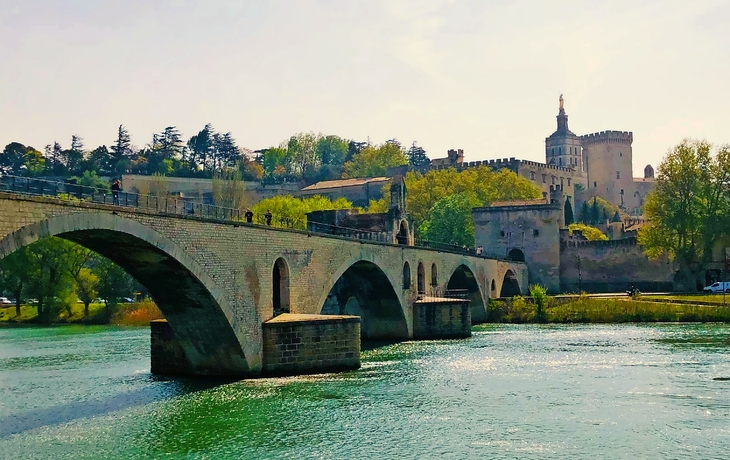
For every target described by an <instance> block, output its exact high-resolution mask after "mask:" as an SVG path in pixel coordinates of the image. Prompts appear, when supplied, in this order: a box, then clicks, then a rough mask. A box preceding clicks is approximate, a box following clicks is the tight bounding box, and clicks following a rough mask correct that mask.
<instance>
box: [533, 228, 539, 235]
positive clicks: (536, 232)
mask: <svg viewBox="0 0 730 460" xmlns="http://www.w3.org/2000/svg"><path fill="white" fill-rule="evenodd" d="M532 236H534V237H538V236H540V230H538V229H536V228H535V229H533V230H532Z"/></svg>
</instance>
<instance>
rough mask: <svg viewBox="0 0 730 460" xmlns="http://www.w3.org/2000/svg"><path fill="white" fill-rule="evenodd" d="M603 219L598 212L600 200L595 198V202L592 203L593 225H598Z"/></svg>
mask: <svg viewBox="0 0 730 460" xmlns="http://www.w3.org/2000/svg"><path fill="white" fill-rule="evenodd" d="M600 219H601V215H600V214H599V213H598V200H597V199H596V198H593V204H592V205H591V225H596V224H598V222H599V221H600Z"/></svg>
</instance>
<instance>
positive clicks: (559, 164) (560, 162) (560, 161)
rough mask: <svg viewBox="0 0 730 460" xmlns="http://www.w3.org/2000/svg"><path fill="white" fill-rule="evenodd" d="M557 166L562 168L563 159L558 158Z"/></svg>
mask: <svg viewBox="0 0 730 460" xmlns="http://www.w3.org/2000/svg"><path fill="white" fill-rule="evenodd" d="M558 166H563V159H562V158H558Z"/></svg>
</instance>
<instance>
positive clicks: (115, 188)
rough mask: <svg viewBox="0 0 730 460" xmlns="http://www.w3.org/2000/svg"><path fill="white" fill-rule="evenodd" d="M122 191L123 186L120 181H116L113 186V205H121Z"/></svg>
mask: <svg viewBox="0 0 730 460" xmlns="http://www.w3.org/2000/svg"><path fill="white" fill-rule="evenodd" d="M121 189H122V184H121V183H120V182H119V179H117V180H115V181H114V183H113V184H112V203H114V204H115V205H119V191H120V190H121Z"/></svg>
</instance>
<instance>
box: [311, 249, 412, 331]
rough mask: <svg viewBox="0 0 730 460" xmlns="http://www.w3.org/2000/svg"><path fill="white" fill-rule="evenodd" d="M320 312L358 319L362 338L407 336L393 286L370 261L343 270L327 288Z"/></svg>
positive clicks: (359, 262) (356, 263) (406, 326)
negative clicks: (351, 316)
mask: <svg viewBox="0 0 730 460" xmlns="http://www.w3.org/2000/svg"><path fill="white" fill-rule="evenodd" d="M321 313H322V314H323V315H355V316H359V317H360V334H361V336H362V338H363V339H404V338H407V337H408V324H407V322H406V318H405V315H404V312H403V308H402V307H401V303H400V300H399V299H398V295H397V294H396V292H395V289H394V288H393V284H392V283H391V281H390V279H388V277H387V275H386V274H385V273H384V272H383V271H382V270H381V269H380V267H378V266H377V265H375V264H374V263H372V262H369V261H364V260H361V261H358V262H355V263H354V264H352V265H351V266H350V267H349V268H348V269H347V270H345V272H344V273H343V274H342V276H340V278H339V279H338V280H337V281H336V282H335V284H334V285H333V286H332V289H330V292H329V294H328V295H327V299H326V300H325V302H324V305H323V306H322V310H321Z"/></svg>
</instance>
